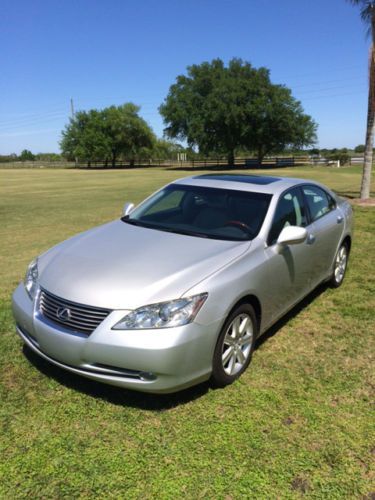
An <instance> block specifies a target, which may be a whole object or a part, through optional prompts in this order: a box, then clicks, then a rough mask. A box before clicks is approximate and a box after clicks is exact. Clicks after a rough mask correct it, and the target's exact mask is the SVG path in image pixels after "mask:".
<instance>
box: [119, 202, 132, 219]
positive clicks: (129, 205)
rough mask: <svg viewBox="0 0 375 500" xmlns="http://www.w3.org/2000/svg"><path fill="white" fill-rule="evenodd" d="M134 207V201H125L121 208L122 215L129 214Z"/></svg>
mask: <svg viewBox="0 0 375 500" xmlns="http://www.w3.org/2000/svg"><path fill="white" fill-rule="evenodd" d="M134 207H135V205H134V203H131V202H130V201H127V202H126V203H125V205H124V208H123V209H122V216H123V217H126V216H127V215H129V214H130V212H131V211H132V210H133V208H134Z"/></svg>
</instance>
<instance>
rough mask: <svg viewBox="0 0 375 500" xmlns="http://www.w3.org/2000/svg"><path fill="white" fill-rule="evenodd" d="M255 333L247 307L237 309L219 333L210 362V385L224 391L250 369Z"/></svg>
mask: <svg viewBox="0 0 375 500" xmlns="http://www.w3.org/2000/svg"><path fill="white" fill-rule="evenodd" d="M257 333H258V325H257V319H256V315H255V312H254V309H253V307H252V306H251V305H250V304H242V305H240V306H238V307H237V308H236V309H235V310H234V311H233V312H232V313H231V314H230V315H229V317H228V319H227V320H226V322H225V323H224V326H223V328H222V330H221V332H220V335H219V338H218V341H217V344H216V347H215V351H214V356H213V362H212V376H211V379H212V382H213V383H214V385H215V386H217V387H224V386H226V385H229V384H231V383H232V382H234V381H235V380H236V379H237V378H238V377H239V376H240V375H241V374H242V373H243V372H244V371H245V370H246V368H247V367H248V366H249V363H250V360H251V355H252V353H253V350H254V345H255V340H256V337H257Z"/></svg>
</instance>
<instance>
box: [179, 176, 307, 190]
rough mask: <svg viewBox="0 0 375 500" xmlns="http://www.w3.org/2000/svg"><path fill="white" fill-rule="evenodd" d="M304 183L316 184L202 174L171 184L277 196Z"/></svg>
mask: <svg viewBox="0 0 375 500" xmlns="http://www.w3.org/2000/svg"><path fill="white" fill-rule="evenodd" d="M306 182H308V183H309V184H316V183H315V182H313V181H306V179H297V178H292V177H274V176H268V175H253V174H202V175H194V176H191V177H184V178H182V179H177V180H176V181H174V182H173V184H184V185H189V186H202V187H212V188H218V189H234V190H238V191H251V192H256V193H266V194H278V193H282V192H283V191H285V190H286V189H288V188H290V187H292V186H296V185H298V184H306Z"/></svg>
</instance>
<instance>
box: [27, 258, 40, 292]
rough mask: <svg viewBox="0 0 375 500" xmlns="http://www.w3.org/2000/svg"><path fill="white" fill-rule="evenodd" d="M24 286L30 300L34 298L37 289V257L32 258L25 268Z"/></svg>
mask: <svg viewBox="0 0 375 500" xmlns="http://www.w3.org/2000/svg"><path fill="white" fill-rule="evenodd" d="M24 284H25V288H26V291H27V293H28V294H29V297H30V299H31V300H34V298H35V295H36V291H37V289H38V259H35V260H33V261H32V262H31V263H30V264H29V267H28V268H27V271H26V275H25V280H24Z"/></svg>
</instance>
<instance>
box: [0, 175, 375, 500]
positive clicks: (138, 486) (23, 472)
mask: <svg viewBox="0 0 375 500" xmlns="http://www.w3.org/2000/svg"><path fill="white" fill-rule="evenodd" d="M201 172H203V171H201ZM258 172H259V171H257V173H258ZM268 172H269V173H271V174H274V173H275V171H271V170H269V171H268ZM277 174H280V175H291V176H296V177H297V176H299V177H306V178H313V179H316V180H319V181H321V182H323V183H326V184H327V185H328V186H330V187H331V188H333V189H335V190H336V191H338V192H340V193H341V194H344V195H347V196H354V195H356V194H357V193H358V191H359V183H360V169H359V168H358V167H348V168H343V169H331V168H326V167H304V168H293V169H280V170H278V171H277ZM184 175H190V172H181V171H173V170H168V171H167V170H163V169H156V168H153V169H150V170H146V169H144V170H141V169H134V170H124V171H120V170H110V171H91V172H90V171H86V170H79V171H75V170H16V171H12V170H0V217H1V218H0V220H1V225H0V238H1V239H0V242H1V245H0V262H1V267H0V273H1V275H0V278H1V280H0V282H1V288H0V336H1V337H0V426H1V427H0V433H1V434H0V498H1V499H3V498H4V499H13V498H23V497H30V498H77V497H80V498H85V497H87V498H94V497H98V498H140V499H141V498H142V499H144V498H171V499H172V498H173V499H175V498H192V499H198V498H215V499H226V500H230V499H236V498H257V499H258V498H264V499H271V498H280V499H281V498H282V499H284V498H302V497H304V498H337V499H342V498H368V499H372V498H374V495H375V493H374V492H375V468H374V461H375V425H374V407H373V400H374V389H375V379H374V357H375V338H374V333H375V313H374V311H375V300H374V299H375V293H374V292H375V286H374V271H373V268H374V263H375V245H374V233H375V209H374V208H360V207H356V208H355V222H356V234H355V239H354V242H353V248H352V255H351V261H350V266H349V270H348V274H347V277H346V280H345V283H344V285H343V286H342V287H341V288H340V289H338V290H331V289H327V288H325V287H321V288H319V289H318V290H317V291H316V292H315V293H314V294H313V295H312V296H310V297H308V298H307V299H306V300H305V301H304V302H303V304H302V305H301V306H300V307H298V308H297V309H295V310H294V311H292V313H291V314H289V315H288V317H287V318H286V319H285V320H283V321H282V322H280V323H279V324H278V325H276V326H275V327H274V328H273V329H272V330H271V331H270V332H269V333H268V334H267V335H266V337H265V339H264V341H262V342H260V343H259V346H258V348H257V350H256V351H255V354H254V357H253V361H252V364H251V366H250V368H249V369H248V371H247V372H246V373H245V374H244V375H243V376H242V377H241V379H240V380H238V381H237V382H236V383H235V384H233V385H232V386H230V387H227V388H225V389H221V390H213V389H211V388H210V387H209V385H208V384H203V385H201V386H198V387H196V388H192V389H189V390H187V391H184V392H182V393H179V394H176V395H169V396H153V395H145V394H140V393H134V392H131V391H125V390H120V389H117V388H113V387H110V386H105V385H101V384H98V383H94V382H91V381H88V380H85V379H83V378H78V377H75V376H73V375H70V374H67V373H65V372H63V371H61V370H59V369H57V368H55V367H52V366H50V365H48V364H47V363H44V362H43V361H41V360H39V359H37V358H36V357H35V356H33V355H32V354H30V353H29V352H28V351H23V349H22V343H21V341H20V340H19V339H18V337H17V336H16V334H15V330H14V324H13V320H12V315H11V310H10V295H11V293H12V291H13V289H14V288H15V286H16V285H17V283H18V282H19V281H20V280H21V279H22V277H23V274H24V271H25V268H26V265H27V264H28V262H29V261H31V259H32V258H33V257H34V256H36V255H38V254H39V253H41V252H42V251H44V250H46V249H47V248H49V247H50V246H52V245H54V244H56V243H58V242H59V241H61V240H63V239H65V238H67V237H69V236H71V235H73V234H75V233H77V232H80V231H83V230H85V229H87V228H89V227H92V226H94V225H97V224H100V223H104V222H106V221H109V220H111V219H114V218H116V217H119V216H120V214H121V209H122V205H123V203H124V202H125V201H126V200H131V201H134V202H138V201H140V200H141V199H142V198H143V197H145V196H146V195H147V194H149V193H151V192H152V191H153V190H155V189H156V188H158V187H160V186H161V185H163V184H165V183H167V182H169V181H170V180H172V179H174V178H177V177H182V176H184Z"/></svg>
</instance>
